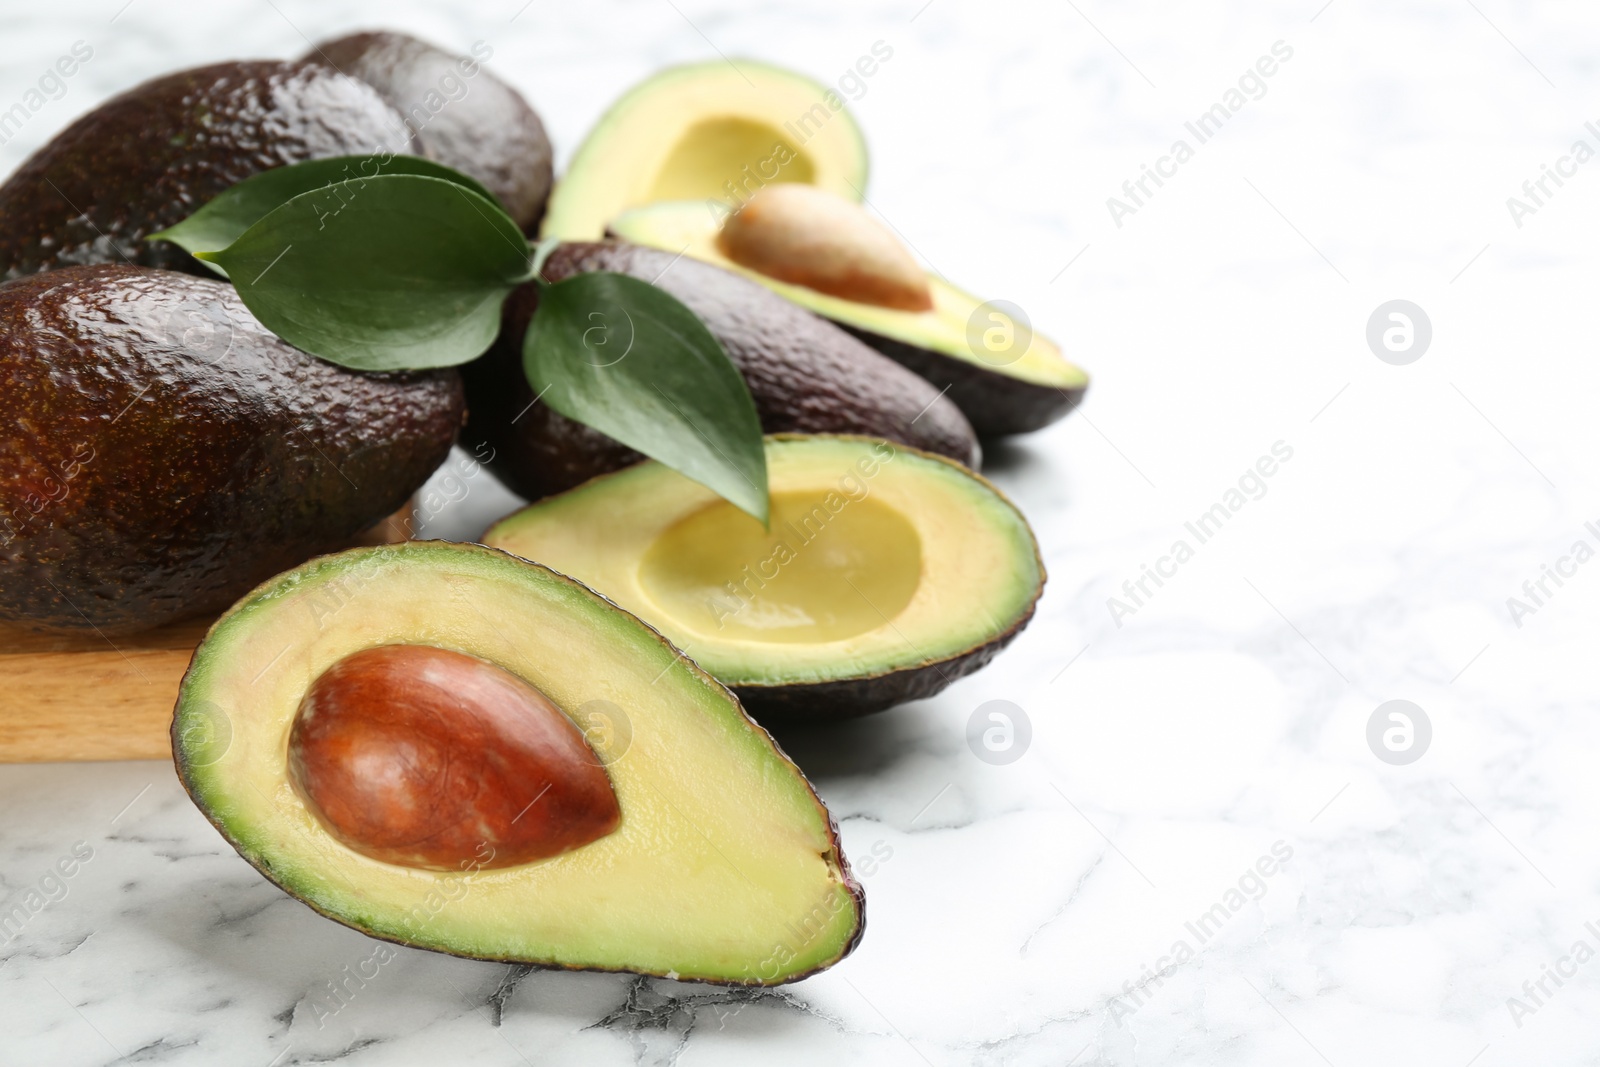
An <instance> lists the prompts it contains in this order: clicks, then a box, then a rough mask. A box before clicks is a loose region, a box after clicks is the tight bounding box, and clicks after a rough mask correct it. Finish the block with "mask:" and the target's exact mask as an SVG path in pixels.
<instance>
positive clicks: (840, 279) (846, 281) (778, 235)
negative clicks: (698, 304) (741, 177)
mask: <svg viewBox="0 0 1600 1067" xmlns="http://www.w3.org/2000/svg"><path fill="white" fill-rule="evenodd" d="M717 247H718V248H719V249H720V250H721V251H722V254H723V255H725V256H727V257H728V258H729V259H731V260H733V261H734V262H735V263H737V264H739V265H740V266H741V267H745V268H747V269H749V270H753V271H756V272H757V273H759V274H764V275H766V276H767V277H769V278H773V279H776V280H777V281H780V282H788V283H790V284H791V285H803V286H805V287H806V288H807V289H814V290H816V291H817V292H819V293H826V294H828V295H829V296H836V297H841V298H843V299H845V300H853V301H856V302H857V303H861V304H874V305H877V306H879V307H887V308H895V309H898V310H900V311H929V310H931V309H932V308H933V294H932V292H931V291H930V290H929V288H928V276H927V275H926V274H925V273H924V272H923V270H922V268H921V267H919V266H917V261H916V260H914V259H912V258H911V253H910V252H907V251H906V249H905V248H904V246H902V245H901V244H900V242H899V240H898V239H897V238H896V237H895V235H894V234H892V233H890V232H889V230H888V228H887V227H885V226H884V225H883V224H882V223H880V222H879V221H878V220H877V219H875V218H873V217H872V216H871V215H870V214H869V213H868V212H867V210H866V208H863V207H862V206H861V205H860V204H853V203H851V202H850V201H848V200H845V199H843V198H842V197H838V196H834V195H833V194H831V193H828V192H824V191H823V190H821V189H818V188H816V187H815V186H811V185H798V184H794V183H792V182H784V183H782V184H778V185H768V186H764V187H762V188H761V189H758V190H756V193H755V195H753V196H752V197H751V198H750V199H749V201H748V202H747V203H746V204H745V205H744V206H743V207H741V208H740V209H739V210H738V211H736V212H735V213H734V214H732V215H730V216H728V220H727V221H726V222H724V223H723V224H722V231H721V232H720V233H718V234H717Z"/></svg>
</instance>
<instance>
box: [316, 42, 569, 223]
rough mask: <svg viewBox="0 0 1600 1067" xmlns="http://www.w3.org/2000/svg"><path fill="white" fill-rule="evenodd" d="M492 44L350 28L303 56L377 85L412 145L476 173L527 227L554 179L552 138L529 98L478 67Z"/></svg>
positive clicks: (540, 213)
mask: <svg viewBox="0 0 1600 1067" xmlns="http://www.w3.org/2000/svg"><path fill="white" fill-rule="evenodd" d="M491 55H493V49H492V48H490V47H489V46H488V45H487V44H484V43H483V42H479V43H477V44H475V45H473V46H472V55H470V56H455V55H451V54H450V53H449V52H445V51H443V50H442V49H439V48H435V47H434V46H433V45H431V44H428V43H427V42H426V41H419V40H417V39H416V38H415V37H408V36H406V35H405V34H403V33H387V32H375V33H354V34H351V35H349V36H348V37H340V38H338V39H337V40H333V41H324V42H322V43H321V44H319V45H317V46H316V47H314V48H312V50H311V51H310V52H308V53H306V55H305V56H304V59H305V60H306V61H308V62H318V61H320V62H322V63H325V64H327V65H328V66H330V67H333V68H334V69H336V70H340V71H343V72H344V73H346V74H349V75H351V76H352V77H356V78H360V79H361V80H362V81H364V82H366V83H367V84H368V85H371V86H372V87H373V88H374V89H376V90H378V94H379V95H380V96H382V97H383V98H384V100H386V101H388V102H389V104H391V105H392V106H394V107H395V108H396V109H397V110H398V111H399V112H400V114H401V117H402V118H403V119H404V121H405V125H406V128H407V129H408V130H409V131H410V132H411V134H412V135H413V136H414V137H415V138H416V142H417V143H416V144H413V145H412V146H411V147H410V148H402V149H398V151H408V152H410V153H411V154H413V155H421V156H427V157H428V158H429V159H435V160H438V161H439V162H440V163H443V164H444V165H445V166H447V167H454V168H455V169H456V170H459V171H460V172H461V173H463V174H465V175H467V176H469V177H472V178H476V179H477V180H478V181H480V182H482V183H483V185H484V187H485V188H487V189H488V190H489V191H490V192H491V193H493V194H494V195H495V196H496V197H498V198H499V200H500V203H501V204H502V205H503V206H504V207H505V209H506V211H507V213H508V214H510V216H511V217H512V218H513V219H515V220H516V222H517V225H518V226H520V227H522V230H523V232H524V233H532V232H533V231H534V230H536V229H537V228H538V226H539V220H540V219H542V218H543V217H544V205H545V201H546V200H548V199H549V198H550V186H551V184H552V183H553V181H554V172H553V170H552V168H551V151H550V139H549V137H547V136H546V135H545V132H544V124H543V123H542V122H540V121H539V116H538V115H537V114H536V113H535V112H534V110H533V108H531V107H529V106H528V102H527V101H526V100H524V99H523V98H522V94H521V93H518V92H517V91H516V90H515V89H513V88H512V87H511V86H509V85H507V84H506V83H505V82H503V81H501V80H500V79H499V78H496V77H495V76H494V75H493V74H490V73H489V72H488V71H487V70H484V69H483V61H485V60H487V59H488V58H489V57H490V56H491Z"/></svg>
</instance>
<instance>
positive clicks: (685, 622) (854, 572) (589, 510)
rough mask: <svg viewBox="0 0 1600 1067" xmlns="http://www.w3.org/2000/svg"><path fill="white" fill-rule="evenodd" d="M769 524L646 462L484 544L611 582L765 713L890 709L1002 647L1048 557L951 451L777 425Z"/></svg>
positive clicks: (553, 503) (607, 587)
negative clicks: (787, 430)
mask: <svg viewBox="0 0 1600 1067" xmlns="http://www.w3.org/2000/svg"><path fill="white" fill-rule="evenodd" d="M767 477H768V481H769V484H770V485H771V488H772V525H771V528H770V529H763V528H762V525H761V523H760V522H758V521H757V520H755V519H753V518H750V517H749V516H748V515H746V514H744V513H743V512H741V511H739V510H738V509H736V508H735V507H733V505H731V504H729V503H727V502H726V501H723V500H721V499H720V498H718V497H716V496H715V495H713V494H712V493H711V491H710V490H708V489H706V488H704V487H703V486H700V485H698V484H696V483H694V482H691V481H689V480H688V479H687V478H685V477H683V476H682V475H680V474H677V473H675V472H673V471H671V470H668V469H667V468H666V467H663V466H661V465H660V464H659V463H656V462H654V461H649V462H645V463H641V464H639V465H637V466H634V467H630V468H628V469H627V470H623V471H619V472H617V473H615V474H610V475H607V476H605V477H602V478H596V479H595V480H593V481H591V482H588V483H587V484H585V485H582V486H580V487H578V488H577V489H573V490H572V491H570V492H567V493H563V494H561V495H560V496H555V497H551V498H550V499H548V500H544V501H541V502H539V503H537V504H532V505H530V506H528V507H526V508H524V509H522V510H521V511H518V512H516V513H514V514H512V515H510V516H508V517H507V518H505V519H502V520H501V521H500V522H499V523H497V524H495V526H494V527H493V528H491V529H490V530H489V532H488V533H487V534H486V535H485V536H484V539H483V540H484V543H485V544H488V545H493V546H494V547H496V548H502V549H505V550H506V551H507V552H513V553H515V554H517V555H519V556H522V557H524V558H526V559H536V560H539V561H540V562H541V563H544V564H546V565H547V566H550V567H554V568H555V569H556V570H558V571H560V572H561V573H563V574H570V575H572V576H573V577H574V578H576V579H578V580H579V581H581V582H583V583H584V584H585V585H588V586H589V587H591V588H592V589H594V590H595V591H597V592H599V593H603V594H605V595H606V596H607V597H610V598H611V599H612V600H614V601H615V602H616V603H618V604H620V605H621V606H622V607H624V608H626V609H628V610H629V611H632V612H634V613H636V614H637V615H638V616H639V617H640V618H642V619H644V620H645V621H646V622H648V623H650V624H651V625H652V626H655V627H656V628H657V629H659V630H660V631H661V632H662V633H664V634H666V635H667V637H668V638H670V639H671V640H672V641H673V642H674V643H676V644H677V645H679V646H680V647H682V648H683V649H684V651H685V652H687V653H688V654H689V655H690V656H693V657H694V659H695V661H696V662H697V663H699V664H700V665H701V666H702V667H704V668H705V669H706V670H707V671H709V672H710V673H711V674H713V675H715V676H716V677H717V679H718V680H720V681H721V682H722V683H723V684H724V685H727V686H728V687H730V688H731V689H732V690H733V691H734V692H735V693H737V694H738V696H739V699H740V700H741V701H742V702H743V703H744V705H745V706H746V707H747V708H749V709H750V710H751V712H753V713H754V714H755V715H756V716H757V717H758V718H760V719H761V720H762V721H763V722H766V721H778V720H781V719H790V720H808V719H809V720H817V719H827V718H837V717H843V716H850V715H863V714H866V713H868V712H873V711H880V710H882V709H884V708H887V707H891V706H892V705H895V704H899V703H903V702H905V701H908V700H917V699H921V698H923V697H928V696H932V695H933V694H935V693H937V692H939V691H940V690H942V689H944V688H945V687H946V686H948V685H949V684H950V683H951V682H953V681H955V680H956V679H958V678H961V677H963V676H964V675H967V674H970V673H972V672H973V671H975V670H977V669H978V668H979V667H982V666H983V665H984V664H986V663H988V662H989V660H991V659H993V658H994V656H995V654H996V653H998V652H999V651H1000V650H1001V649H1002V648H1004V647H1005V646H1006V645H1007V644H1008V643H1010V641H1011V640H1012V638H1014V637H1015V636H1016V635H1017V634H1018V633H1019V632H1020V631H1021V630H1022V628H1023V627H1024V626H1026V625H1027V623H1028V620H1029V619H1030V618H1032V616H1033V610H1034V604H1035V602H1036V601H1037V600H1038V598H1039V594H1040V592H1041V591H1042V589H1043V587H1044V580H1045V573H1044V565H1043V563H1042V562H1041V561H1040V559H1039V548H1038V544H1037V543H1036V542H1035V541H1034V537H1033V532H1032V531H1031V530H1030V529H1029V528H1028V523H1027V521H1026V520H1025V519H1023V517H1022V514H1021V513H1020V512H1019V511H1017V509H1016V507H1015V506H1014V505H1012V503H1011V502H1010V501H1009V500H1007V499H1006V498H1005V497H1004V496H1002V495H1001V494H1000V491H999V490H997V489H996V488H995V487H994V486H992V485H990V484H989V483H988V482H987V481H985V480H984V479H983V478H981V477H979V476H978V475H976V474H974V473H972V472H971V471H969V470H967V469H966V468H964V467H962V466H961V465H959V464H957V463H952V462H951V461H949V460H947V459H945V458H944V457H942V456H936V455H932V454H930V453H927V452H918V451H916V450H914V449H909V448H905V447H904V446H897V445H894V444H891V443H890V442H888V441H882V440H874V439H872V438H865V437H845V436H829V435H819V436H803V435H795V436H776V437H769V438H768V439H767Z"/></svg>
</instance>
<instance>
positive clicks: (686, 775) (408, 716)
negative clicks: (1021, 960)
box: [172, 541, 863, 985]
mask: <svg viewBox="0 0 1600 1067" xmlns="http://www.w3.org/2000/svg"><path fill="white" fill-rule="evenodd" d="M172 739H173V754H174V757H175V760H176V764H177V768H178V772H179V775H180V777H181V778H182V780H183V782H184V785H185V786H186V788H187V789H188V790H189V793H190V795H191V796H192V797H193V798H194V801H195V803H196V804H197V805H198V806H199V808H200V810H201V811H202V812H204V813H205V814H206V816H207V817H208V818H209V819H210V820H211V822H212V823H213V824H214V825H215V826H216V827H217V829H218V830H219V831H221V833H222V835H223V836H224V837H225V838H226V839H227V840H228V841H229V843H230V844H232V845H233V846H234V848H236V849H237V850H238V851H239V853H240V854H241V855H242V856H243V857H244V858H245V859H246V860H248V861H249V862H250V863H252V864H254V865H255V866H256V868H257V869H258V870H260V871H261V873H262V874H264V875H265V876H266V877H267V878H269V879H271V880H272V881H273V882H275V883H277V884H278V885H279V886H281V887H282V888H283V889H284V890H286V891H287V892H289V893H290V894H292V895H293V896H295V897H297V898H299V899H300V900H302V901H303V902H305V903H306V904H308V905H309V906H311V907H312V908H314V909H315V910H317V911H319V912H321V913H322V914H324V915H326V916H328V917H329V918H332V919H335V920H337V921H338V922H341V923H344V924H345V925H347V926H351V927H354V928H355V929H357V930H361V931H362V932H364V933H367V934H369V935H371V936H373V937H379V938H383V939H386V940H390V941H395V942H398V943H400V944H404V945H409V946H413V947H417V948H426V949H433V950H436V951H440V952H447V953H451V954H453V955H459V956H467V957H473V958H479V959H490V960H506V961H513V962H525V963H532V964H537V965H541V966H548V967H561V968H570V969H585V970H608V971H631V972H637V973H641V974H651V975H659V976H665V977H670V978H683V979H695V980H704V981H711V982H724V983H734V984H745V985H770V984H776V983H780V982H787V981H793V980H795V979H797V978H800V977H803V976H805V975H806V974H809V973H811V972H814V971H816V970H820V969H822V968H824V967H827V966H829V965H831V964H833V963H834V962H837V961H838V960H839V959H841V958H842V957H844V956H845V955H846V954H848V953H849V952H850V951H851V950H852V949H853V948H854V947H855V944H856V942H857V940H858V939H859V937H860V934H861V929H862V923H863V917H862V906H863V905H862V900H863V898H862V893H861V889H860V887H859V885H858V884H857V883H856V882H855V881H854V880H853V879H852V877H851V875H850V870H849V867H848V865H847V863H846V861H845V859H844V857H843V855H842V854H841V852H840V849H839V840H838V831H837V828H836V827H835V825H834V823H833V821H832V819H831V818H830V816H829V815H828V812H827V809H826V808H825V807H824V806H823V804H822V802H821V801H820V800H819V799H818V798H817V796H816V794H815V793H814V792H813V791H812V790H811V787H810V785H809V784H808V783H807V782H806V780H805V777H804V776H803V775H802V774H801V773H800V771H799V769H798V768H796V767H795V766H794V764H792V763H791V762H789V760H788V758H787V757H785V756H784V754H783V753H782V751H780V750H779V749H778V747H777V746H776V745H775V744H774V743H773V741H772V739H771V738H770V737H769V736H768V735H767V734H766V732H765V731H763V730H762V729H761V728H760V727H758V726H756V725H755V723H753V722H752V721H751V720H750V719H749V717H748V716H747V715H746V714H745V713H744V711H743V709H742V708H741V707H740V706H739V703H738V701H737V700H735V699H734V697H733V696H732V695H731V694H730V693H729V692H728V691H727V690H726V689H724V688H723V687H722V686H721V685H719V684H718V683H717V682H716V681H714V680H713V679H712V678H710V677H709V676H708V675H706V674H705V673H704V672H702V671H701V670H699V669H698V668H696V667H695V666H694V665H693V664H692V663H689V662H688V661H687V660H686V659H685V658H684V656H683V654H682V653H681V652H679V651H678V650H677V649H676V648H674V647H673V646H672V645H670V644H668V643H667V641H666V640H664V639H663V638H662V637H661V635H660V634H658V633H657V632H656V631H655V630H652V629H651V628H650V627H648V626H646V625H645V624H644V623H642V622H640V621H639V620H638V619H637V618H635V617H633V616H632V615H630V614H628V613H627V612H625V611H623V610H621V609H620V608H618V607H616V606H615V605H614V604H611V603H610V602H608V601H606V600H605V599H604V598H602V597H600V596H598V595H596V594H595V593H593V592H592V591H590V590H589V589H587V588H585V587H584V586H582V585H579V584H578V583H577V582H576V581H573V580H572V579H570V578H566V577H563V576H562V575H559V574H556V573H554V572H552V571H550V570H548V569H547V568H545V567H542V566H539V565H536V564H533V563H529V562H526V561H524V560H520V559H517V558H515V557H512V556H510V555H507V554H505V553H503V552H497V551H494V550H492V549H488V548H484V547H481V546H477V545H454V544H449V543H446V542H439V541H424V542H408V543H405V544H400V545H387V546H382V547H378V548H369V549H355V550H351V551H349V552H344V553H340V554H337V555H333V556H324V557H321V558H319V559H316V560H312V561H311V562H309V563H307V564H305V565H303V566H301V567H299V568H298V569H296V570H293V571H290V572H288V573H285V574H283V575H280V576H279V577H277V578H275V579H273V580H271V581H269V582H268V583H266V584H265V585H262V586H261V587H259V588H258V589H256V590H255V591H254V592H253V593H251V594H250V595H249V596H247V597H246V598H245V599H244V600H242V601H240V602H239V603H238V604H237V605H235V606H234V608H233V609H232V610H230V611H229V612H228V613H227V614H226V615H224V616H223V617H222V618H221V619H220V620H218V622H217V623H216V625H215V626H213V627H212V629H211V631H210V633H209V634H208V635H207V636H206V639H205V641H204V642H203V643H202V644H201V645H200V647H199V649H198V650H197V651H196V653H195V657H194V661H193V663H192V665H191V667H190V669H189V673H188V674H187V675H186V676H185V678H184V681H183V685H182V688H181V691H180V695H179V699H178V706H177V710H176V714H175V717H174V720H173V725H172Z"/></svg>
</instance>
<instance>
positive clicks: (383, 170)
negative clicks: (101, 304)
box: [148, 154, 494, 277]
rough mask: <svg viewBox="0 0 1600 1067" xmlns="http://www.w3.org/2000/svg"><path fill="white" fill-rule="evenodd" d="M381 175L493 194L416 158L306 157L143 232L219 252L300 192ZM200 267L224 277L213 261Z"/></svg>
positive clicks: (195, 250) (190, 247)
mask: <svg viewBox="0 0 1600 1067" xmlns="http://www.w3.org/2000/svg"><path fill="white" fill-rule="evenodd" d="M383 174H421V175H424V176H425V177H429V178H441V179H443V180H444V181H447V182H453V183H454V184H456V185H459V186H461V187H463V188H465V189H471V190H472V191H473V192H475V193H477V194H478V195H479V196H482V197H484V198H485V199H487V200H490V201H494V194H492V193H490V192H489V190H487V189H485V188H484V187H483V186H481V185H479V184H478V183H477V182H475V181H473V180H472V179H471V178H469V177H467V176H466V175H465V174H462V173H460V172H459V171H455V170H451V169H450V168H449V167H446V166H444V165H443V164H440V163H435V162H433V161H432V160H431V159H422V158H420V157H418V156H394V155H391V156H389V157H388V158H387V159H382V158H380V157H379V156H378V155H376V154H370V155H365V156H334V157H332V158H330V159H312V160H307V161H306V162H304V163H294V164H291V165H289V166H287V167H274V168H272V169H271V170H264V171H262V172H261V173H260V174H255V175H252V176H250V177H248V178H246V179H245V180H244V181H242V182H240V183H238V184H237V185H235V186H233V187H232V188H230V189H228V190H227V191H226V192H224V193H223V194H222V195H221V196H218V197H217V198H216V199H214V200H211V201H209V202H208V203H206V205H205V206H204V207H202V208H201V209H200V210H199V211H196V212H195V213H194V214H193V215H190V216H189V217H188V218H186V219H184V220H183V221H182V222H180V223H178V224H177V225H176V226H170V227H168V228H167V229H165V230H162V231H161V232H160V233H153V234H151V235H150V236H149V238H148V239H149V240H151V241H171V242H172V243H173V244H175V245H177V246H178V247H180V248H182V249H183V250H184V251H185V252H188V253H189V254H191V255H198V254H199V253H201V252H219V251H221V250H222V249H224V248H227V247H228V246H229V245H231V244H233V242H235V241H237V240H238V239H239V238H240V237H241V236H242V235H243V234H244V232H245V231H246V230H248V229H249V228H250V227H252V226H254V225H255V224H256V223H257V222H259V221H261V219H262V218H264V217H265V216H266V215H267V213H268V212H270V211H272V210H273V209H274V208H276V207H278V206H280V205H282V204H284V203H287V202H288V201H290V200H292V199H294V198H295V197H297V196H299V195H300V194H301V193H309V192H311V191H312V190H313V189H324V188H326V187H328V186H330V185H334V184H336V183H339V182H343V181H361V180H364V179H370V178H376V177H378V176H379V175H383ZM206 266H208V267H210V268H211V269H212V270H214V271H216V272H217V273H218V274H221V275H223V276H224V277H226V272H225V271H224V270H223V269H222V268H221V267H220V266H218V265H217V264H215V263H206Z"/></svg>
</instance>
